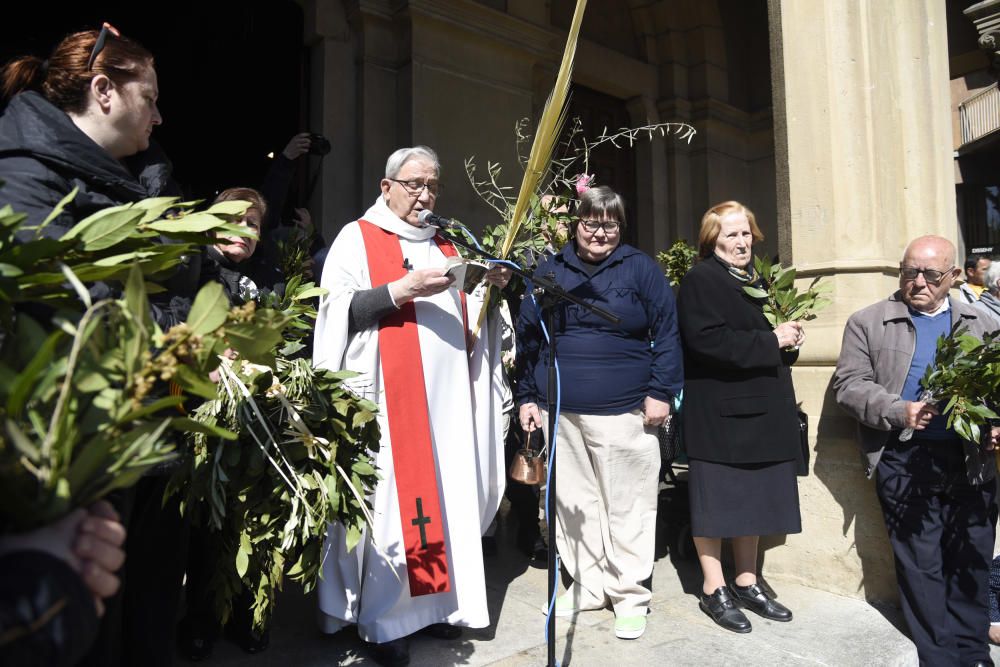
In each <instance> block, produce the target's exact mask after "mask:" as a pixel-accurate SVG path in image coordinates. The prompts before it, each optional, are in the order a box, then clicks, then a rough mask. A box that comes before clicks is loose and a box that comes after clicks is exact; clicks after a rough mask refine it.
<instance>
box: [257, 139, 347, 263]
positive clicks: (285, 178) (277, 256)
mask: <svg viewBox="0 0 1000 667" xmlns="http://www.w3.org/2000/svg"><path fill="white" fill-rule="evenodd" d="M330 148H331V146H330V140H329V139H327V138H326V137H324V136H323V135H320V134H315V133H311V132H300V133H298V134H296V135H294V136H293V137H292V138H291V139H289V141H288V144H287V145H286V146H285V148H284V150H282V151H281V153H278V154H277V155H275V156H274V160H273V162H272V164H271V167H270V168H269V169H268V171H267V175H266V176H265V177H264V181H263V183H262V184H261V187H260V192H261V194H262V195H263V196H264V199H265V200H266V201H267V202H268V209H267V215H266V216H265V218H264V220H263V222H262V227H261V236H262V240H263V237H265V236H266V237H267V240H268V243H266V244H262V246H263V247H262V248H261V250H260V252H258V253H257V254H256V255H254V257H253V258H251V260H250V263H251V266H250V267H248V268H249V269H250V270H252V271H254V272H256V273H258V274H269V273H275V272H278V273H283V272H282V269H281V253H280V248H279V246H285V245H287V244H289V243H290V242H298V241H300V240H304V239H308V240H309V244H308V248H309V251H308V253H306V254H307V256H308V257H309V258H310V261H309V264H311V257H312V255H313V254H314V253H315V252H317V251H318V250H320V249H321V248H323V247H324V246H325V243H324V242H323V239H322V238H321V237H320V236H319V234H317V233H316V230H315V228H314V227H313V225H312V220H311V218H310V216H309V211H308V210H307V209H305V208H298V207H297V208H295V213H294V217H293V218H292V220H291V223H292V224H290V225H283V224H282V213H283V211H284V209H285V200H286V199H287V198H288V190H289V188H290V187H291V184H292V178H293V177H294V176H295V166H296V162H297V160H298V159H299V158H301V157H302V156H303V155H306V154H309V155H315V156H317V157H319V158H320V159H322V158H323V156H325V155H326V154H328V153H329V152H330ZM309 189H310V190H311V189H312V188H311V187H310V188H309ZM304 198H305V199H307V198H308V194H307V195H306V196H305V197H304ZM310 269H311V266H310V267H308V268H307V269H306V270H305V271H304V272H303V273H304V274H306V276H305V277H306V278H307V279H311V278H312V271H311V270H310ZM285 277H286V278H287V277H288V276H285Z"/></svg>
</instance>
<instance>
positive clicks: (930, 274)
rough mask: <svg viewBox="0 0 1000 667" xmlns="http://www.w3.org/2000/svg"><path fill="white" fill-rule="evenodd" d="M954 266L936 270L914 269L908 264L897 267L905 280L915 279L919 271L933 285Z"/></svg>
mask: <svg viewBox="0 0 1000 667" xmlns="http://www.w3.org/2000/svg"><path fill="white" fill-rule="evenodd" d="M954 269H955V267H954V266H953V267H951V268H950V269H947V270H946V271H938V270H936V269H914V268H911V267H908V266H903V267H900V268H899V276H900V277H901V278H902V279H903V280H906V281H910V280H916V279H917V276H918V275H920V274H921V273H922V274H924V280H926V281H927V282H929V283H932V284H934V285H937V284H938V283H939V282H941V279H942V278H944V277H945V275H947V274H948V273H951V272H952V271H953V270H954Z"/></svg>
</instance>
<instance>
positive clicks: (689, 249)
mask: <svg viewBox="0 0 1000 667" xmlns="http://www.w3.org/2000/svg"><path fill="white" fill-rule="evenodd" d="M697 256H698V250H697V249H696V248H695V247H694V246H693V245H691V244H690V243H688V242H687V241H685V240H684V239H677V240H676V241H674V244H673V245H672V246H670V249H669V250H667V251H666V252H658V253H656V261H657V262H659V263H660V266H661V267H663V275H664V276H666V278H667V280H668V281H669V282H670V285H671V286H676V285H680V284H681V280H682V279H683V278H684V276H685V275H687V272H688V271H690V270H691V267H692V266H694V260H695V258H696V257H697Z"/></svg>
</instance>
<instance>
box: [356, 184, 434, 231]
mask: <svg viewBox="0 0 1000 667" xmlns="http://www.w3.org/2000/svg"><path fill="white" fill-rule="evenodd" d="M362 219H364V220H367V221H368V222H370V223H372V224H373V225H375V226H376V227H381V228H382V229H384V230H386V231H388V232H392V233H393V234H395V235H397V236H399V237H401V238H404V239H407V240H408V241H426V240H428V239H431V238H434V235H435V234H437V229H436V228H434V227H414V226H413V225H411V224H410V223H408V222H407V221H406V220H403V219H401V218H400V217H399V216H398V215H396V214H395V213H393V212H392V210H391V209H390V208H389V206H388V205H387V204H386V203H385V199H384V198H383V197H382V195H381V194H380V195H379V196H378V198H377V199H376V200H375V203H374V204H372V205H371V207H370V208H369V209H368V210H367V211H365V214H364V215H363V216H362Z"/></svg>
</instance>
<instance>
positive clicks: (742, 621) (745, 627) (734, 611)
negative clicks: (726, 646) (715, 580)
mask: <svg viewBox="0 0 1000 667" xmlns="http://www.w3.org/2000/svg"><path fill="white" fill-rule="evenodd" d="M698 606H699V607H700V608H701V610H702V611H703V612H705V613H706V614H708V616H709V617H710V618H711V619H712V620H713V621H715V622H716V624H718V625H719V626H721V627H723V628H725V629H726V630H731V631H732V632H750V631H751V630H753V628H752V627H751V626H750V619H748V618H747V617H746V614H744V613H743V612H742V611H740V610H739V609H738V608H737V607H736V603H735V602H733V596H732V593H731V592H730V590H729V588H728V587H727V586H720V587H719V588H716V589H715V592H714V593H712V594H711V595H705V594H704V593H702V594H701V595H700V596H698Z"/></svg>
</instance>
